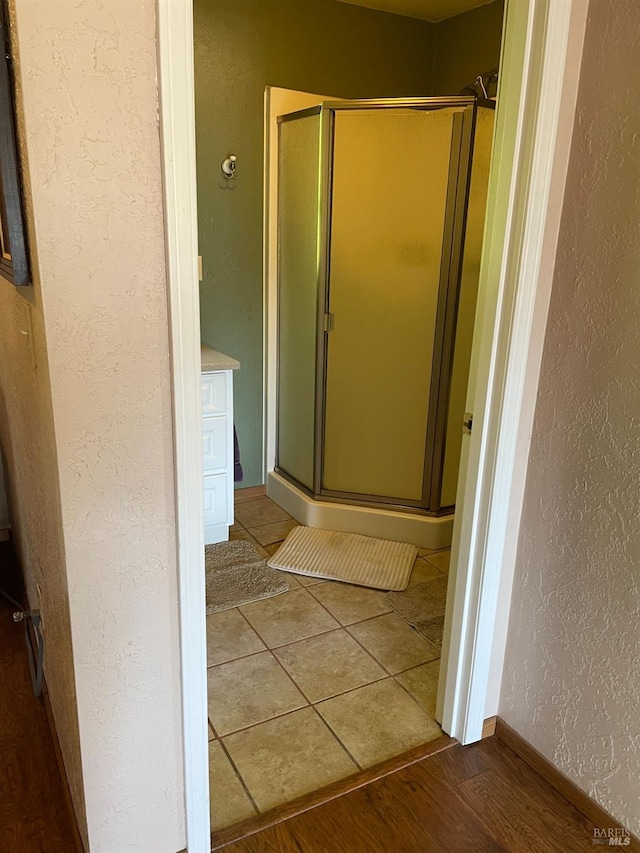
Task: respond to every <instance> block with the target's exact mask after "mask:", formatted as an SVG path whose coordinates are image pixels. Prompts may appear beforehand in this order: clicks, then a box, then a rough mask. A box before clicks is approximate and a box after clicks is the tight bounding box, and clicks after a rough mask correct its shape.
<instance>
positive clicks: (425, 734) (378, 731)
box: [315, 678, 442, 767]
mask: <svg viewBox="0 0 640 853" xmlns="http://www.w3.org/2000/svg"><path fill="white" fill-rule="evenodd" d="M315 707H316V710H317V711H318V713H319V714H320V715H321V716H322V717H324V719H325V720H326V721H327V723H328V724H329V726H330V728H331V730H332V731H333V733H334V734H335V735H336V736H337V737H338V738H339V739H340V740H341V741H342V743H343V744H344V745H345V746H346V748H347V749H348V751H349V752H350V754H351V755H352V756H353V757H354V758H355V760H356V761H357V762H358V764H359V765H360V766H361V767H372V766H373V765H374V764H378V763H379V762H381V761H385V760H386V759H387V758H392V757H393V756H396V755H401V754H402V753H403V752H406V751H407V750H409V749H413V748H414V747H416V746H419V745H420V744H422V743H427V742H428V741H430V740H433V739H434V738H436V737H438V736H439V735H440V734H442V731H441V729H440V726H439V725H438V724H437V723H436V721H435V720H434V719H432V717H431V716H430V715H429V714H428V713H427V712H426V711H425V710H424V708H422V707H421V706H420V705H418V703H417V702H415V701H414V700H413V699H412V698H411V696H409V694H408V693H407V692H406V690H404V689H403V688H402V687H401V686H400V685H399V684H397V683H396V682H395V681H394V680H393V679H392V678H387V679H385V680H384V681H376V682H374V683H373V684H367V685H366V686H365V687H359V688H358V689H357V690H352V691H351V692H350V693H343V694H342V696H336V697H335V698H333V699H327V700H326V701H325V702H320V704H319V705H316V706H315Z"/></svg>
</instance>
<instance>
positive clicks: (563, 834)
mask: <svg viewBox="0 0 640 853" xmlns="http://www.w3.org/2000/svg"><path fill="white" fill-rule="evenodd" d="M592 830H593V826H592V824H590V823H589V822H588V821H587V819H586V818H585V817H584V816H583V815H582V814H580V812H578V811H577V810H576V809H575V808H574V807H573V806H572V805H570V803H568V802H567V801H566V800H565V799H564V798H563V797H562V796H560V795H559V794H558V793H557V792H556V791H555V790H554V789H553V788H551V786H549V785H548V784H547V783H546V782H545V781H544V780H543V779H542V778H541V777H540V776H539V775H538V774H537V773H535V772H534V771H533V770H531V768H530V767H529V766H528V765H527V764H525V762H524V761H522V759H520V758H519V757H518V756H517V755H516V754H515V753H514V752H512V751H511V749H509V748H508V747H507V746H505V745H504V744H503V743H502V742H500V741H499V740H498V739H497V738H496V737H491V738H488V739H486V740H483V741H481V742H480V743H477V744H474V745H473V746H468V747H464V748H463V747H461V746H458V745H456V746H454V747H451V748H450V749H447V750H445V751H444V752H440V753H438V754H437V755H434V756H430V757H429V758H426V759H425V760H423V761H420V762H419V763H417V764H413V765H412V766H411V767H407V768H405V769H404V770H400V771H398V772H397V773H394V774H393V775H391V776H386V777H385V778H383V779H380V780H378V781H377V782H373V783H371V784H370V785H367V786H366V787H365V788H360V789H359V790H357V791H353V792H351V793H349V794H346V795H345V796H343V797H340V798H339V799H337V800H333V801H331V802H329V803H326V804H325V805H323V806H319V807H318V808H315V809H312V810H311V811H307V812H304V813H302V814H300V815H298V816H296V817H294V818H291V819H289V820H287V821H286V822H283V823H280V824H277V825H275V826H272V827H270V828H269V829H265V830H263V831H262V832H259V833H256V834H255V835H252V836H249V837H248V838H245V839H243V840H242V841H239V842H236V843H234V844H230V845H228V846H227V847H225V848H224V849H225V853H288V851H291V853H294V852H295V853H335V851H336V850H340V851H341V852H342V853H396V851H397V853H427V851H434V852H435V853H437V851H442V852H443V853H445V851H446V853H458V851H460V853H462V851H464V853H467V851H470V850H473V851H474V853H481V851H487V853H489V851H490V853H503V851H509V853H521V851H522V853H555V851H557V853H567V851H581V850H585V851H586V850H592V849H593V846H592Z"/></svg>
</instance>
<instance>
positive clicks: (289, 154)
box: [277, 115, 320, 489]
mask: <svg viewBox="0 0 640 853" xmlns="http://www.w3.org/2000/svg"><path fill="white" fill-rule="evenodd" d="M279 147H280V151H279V166H278V176H279V188H278V229H279V265H278V303H279V304H278V324H279V325H278V449H277V457H278V460H277V461H278V467H279V468H281V469H282V470H283V471H285V472H286V473H287V474H289V475H290V476H292V477H294V478H295V479H296V480H298V481H299V482H300V483H302V484H303V485H304V486H307V488H309V489H312V488H313V462H314V434H315V393H316V392H315V385H316V339H317V302H318V256H319V255H318V243H319V238H318V220H319V198H318V184H319V180H318V176H319V168H320V165H319V163H320V116H319V115H312V116H305V117H303V118H297V119H293V120H289V121H285V122H282V123H281V124H280V140H279Z"/></svg>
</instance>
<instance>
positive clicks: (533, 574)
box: [500, 0, 640, 834]
mask: <svg viewBox="0 0 640 853" xmlns="http://www.w3.org/2000/svg"><path fill="white" fill-rule="evenodd" d="M639 55H640V8H639V7H638V4H637V2H636V0H597V2H594V3H592V4H591V8H590V18H589V22H588V24H587V37H586V43H585V52H584V57H583V62H582V75H581V82H580V92H579V96H578V110H577V116H576V126H575V130H574V137H573V140H574V141H573V147H572V154H571V161H570V165H569V173H568V179H567V188H566V192H565V205H564V211H563V221H562V227H561V233H560V240H559V249H558V257H557V262H556V269H555V276H554V284H553V293H552V299H551V306H550V312H549V321H548V327H547V333H546V340H545V345H544V356H543V364H542V372H541V377H540V386H539V397H538V402H537V409H536V418H535V426H534V433H533V440H532V448H531V456H530V464H529V474H528V480H527V486H526V493H525V503H524V508H523V516H522V524H521V536H520V548H519V554H518V564H517V568H516V577H515V582H514V589H513V602H512V607H511V616H510V629H509V639H508V643H507V656H506V664H505V671H504V677H503V687H502V698H501V703H500V715H501V716H502V717H503V718H504V719H505V720H506V722H508V723H509V724H510V725H511V726H513V727H514V728H515V729H516V730H517V731H518V732H520V734H522V736H523V737H525V738H526V739H527V740H528V741H530V742H531V743H532V744H533V746H534V747H536V748H537V749H538V750H540V751H541V752H542V753H543V754H544V755H545V756H547V758H549V759H550V760H551V761H553V762H554V764H556V766H557V767H558V768H559V769H560V770H561V771H563V772H564V773H565V774H566V775H567V776H569V777H570V778H571V779H572V780H573V781H574V782H575V783H576V784H577V785H578V786H579V787H580V788H582V789H583V790H585V791H586V792H587V793H588V794H589V795H590V796H592V797H594V798H595V799H596V800H597V801H598V802H599V803H600V804H601V805H602V806H603V807H604V808H605V809H607V810H608V811H609V812H610V813H611V814H613V815H614V816H615V817H616V818H617V819H619V820H620V821H622V822H623V823H624V824H626V825H627V827H629V828H630V829H631V830H633V831H634V832H635V833H638V834H640V813H639V811H638V802H639V801H640V679H639V678H638V660H640V632H639V631H638V624H639V622H640V589H639V575H638V566H639V565H640V525H639V524H638V516H639V514H640V497H639V491H638V479H639V478H640V429H639V428H640V409H639V405H638V394H637V387H638V385H639V384H640V332H639V328H640V326H639V324H638V317H639V316H640V288H639V279H638V275H639V274H638V270H639V269H640V229H639V228H638V211H639V210H640V157H639V156H638V155H639V149H638V140H639V139H640V102H639V101H638V94H637V85H636V83H637V67H638V56H639ZM612 57H615V61H612Z"/></svg>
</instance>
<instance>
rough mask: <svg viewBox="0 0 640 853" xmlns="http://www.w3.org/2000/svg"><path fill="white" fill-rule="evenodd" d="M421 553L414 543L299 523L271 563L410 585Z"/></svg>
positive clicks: (366, 582)
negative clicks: (300, 525) (305, 525)
mask: <svg viewBox="0 0 640 853" xmlns="http://www.w3.org/2000/svg"><path fill="white" fill-rule="evenodd" d="M417 553H418V550H417V548H415V547H414V546H413V545H405V544H404V543H402V542H389V541H388V540H386V539H373V538H372V537H371V536H360V535H359V534H356V533H336V532H335V531H333V530H318V529H317V528H315V527H296V528H295V529H294V530H292V531H291V533H290V534H289V535H288V536H287V538H286V540H285V542H284V544H283V545H281V546H280V548H279V549H278V551H277V552H276V553H275V554H274V555H273V557H271V559H270V560H269V562H268V564H267V565H269V566H271V568H273V569H281V570H282V571H285V572H294V573H295V574H299V575H308V576H309V577H314V578H326V579H327V580H333V581H344V582H345V583H352V584H356V585H357V586H371V587H375V588H376V589H387V590H402V589H406V588H407V585H408V583H409V577H410V576H411V569H412V568H413V564H414V562H415V559H416V555H417Z"/></svg>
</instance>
